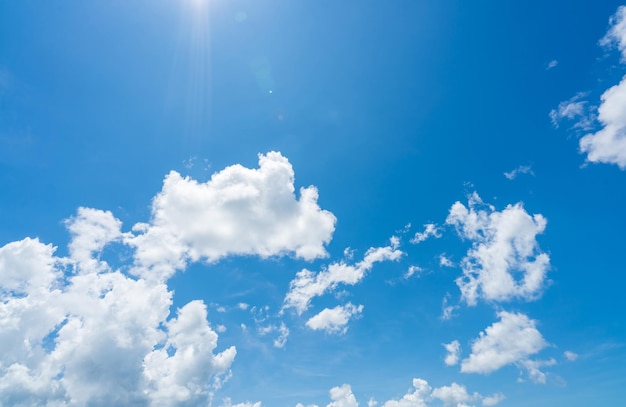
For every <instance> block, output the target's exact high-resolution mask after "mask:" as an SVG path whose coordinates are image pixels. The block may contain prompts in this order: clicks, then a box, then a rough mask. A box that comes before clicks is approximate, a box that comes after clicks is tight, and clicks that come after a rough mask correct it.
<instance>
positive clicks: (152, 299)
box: [0, 226, 235, 406]
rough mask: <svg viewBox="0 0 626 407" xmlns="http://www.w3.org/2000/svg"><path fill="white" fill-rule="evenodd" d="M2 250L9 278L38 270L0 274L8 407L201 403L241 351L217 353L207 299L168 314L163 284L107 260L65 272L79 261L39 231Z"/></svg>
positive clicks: (1, 370)
mask: <svg viewBox="0 0 626 407" xmlns="http://www.w3.org/2000/svg"><path fill="white" fill-rule="evenodd" d="M94 227H97V226H94ZM90 232H93V231H90ZM94 236H95V235H94ZM84 238H85V236H84V235H81V234H80V233H78V234H77V235H76V237H75V240H74V241H79V242H80V241H81V239H83V240H84ZM95 254H97V253H95ZM16 255H19V256H16ZM0 257H1V258H2V260H3V261H0V275H2V276H11V275H13V274H14V272H15V270H18V271H19V270H28V273H24V274H22V282H21V284H16V281H15V279H3V281H1V282H0V292H1V296H2V298H1V302H0V327H1V329H0V348H2V350H3V351H2V352H1V353H0V383H1V384H0V405H16V406H17V405H46V404H47V405H54V404H55V403H57V404H58V405H66V404H67V405H93V406H108V405H146V404H150V405H159V406H172V405H183V404H185V403H187V404H191V405H196V404H197V403H199V402H202V400H208V397H209V393H210V391H211V389H213V388H215V387H216V386H215V383H214V382H211V380H214V379H215V378H218V377H219V375H221V374H223V373H225V372H227V371H228V370H229V368H230V364H231V363H232V361H233V358H234V355H235V349H234V348H229V349H227V350H225V351H223V352H221V353H213V351H214V350H215V346H216V341H217V334H215V333H214V332H213V331H212V330H211V329H210V327H209V325H208V322H207V321H206V310H205V308H204V305H203V304H201V303H198V302H192V303H190V304H188V305H187V306H185V307H183V308H182V309H181V310H180V312H179V316H178V317H177V318H173V319H171V320H169V321H168V315H169V307H170V306H171V297H172V293H171V292H170V291H168V289H167V286H166V285H165V284H163V283H156V282H148V281H145V280H143V279H134V278H131V277H128V276H126V275H123V274H122V273H120V272H118V271H114V270H110V269H108V268H106V264H105V263H104V262H101V261H98V262H99V263H98V264H99V265H98V267H97V269H94V270H93V271H91V272H89V271H88V270H87V269H83V270H82V272H81V273H79V274H65V275H64V274H63V270H62V269H60V268H59V267H61V266H62V265H63V264H69V263H71V262H72V261H74V259H71V260H70V259H60V258H56V257H54V256H53V248H52V247H50V246H48V245H44V244H42V243H40V242H38V241H37V240H33V239H24V240H23V241H20V242H14V243H11V244H9V245H6V246H4V247H2V248H1V249H0ZM7 258H10V259H11V262H7V261H6V259H7ZM83 260H84V259H83ZM92 260H94V261H95V259H92ZM22 287H26V288H22ZM18 290H22V291H18ZM162 326H164V327H165V328H162ZM166 349H167V350H168V352H170V353H171V355H172V356H167V355H168V354H167V353H165V354H164V355H163V354H162V353H163V352H166ZM190 355H193V357H192V359H193V360H190V359H189V357H190ZM159 356H162V357H161V358H159ZM177 386H178V387H177ZM155 396H158V398H155Z"/></svg>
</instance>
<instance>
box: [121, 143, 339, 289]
mask: <svg viewBox="0 0 626 407" xmlns="http://www.w3.org/2000/svg"><path fill="white" fill-rule="evenodd" d="M317 197H318V194H317V189H316V188H315V187H313V186H310V187H308V188H301V189H300V198H299V199H298V198H297V197H296V195H295V193H294V172H293V169H292V167H291V164H290V163H289V161H288V160H287V159H286V158H285V157H283V156H282V155H281V154H280V153H278V152H270V153H268V154H266V155H259V168H258V169H249V168H245V167H243V166H241V165H232V166H230V167H227V168H225V169H223V170H222V171H219V172H217V173H215V174H213V176H212V177H211V179H210V180H209V181H208V182H205V183H199V182H197V181H195V180H193V179H191V178H189V177H185V178H183V177H182V176H181V175H180V174H178V173H177V172H175V171H172V172H170V173H169V174H168V175H167V176H166V177H165V180H164V182H163V188H162V190H161V192H160V193H159V194H157V196H156V197H155V198H154V200H153V203H152V219H151V221H150V223H149V224H137V225H135V227H133V231H134V234H133V235H130V236H127V237H126V238H125V241H126V243H127V244H129V245H131V246H133V247H135V248H136V255H135V259H136V268H135V271H134V272H135V273H137V274H138V275H141V276H142V277H145V278H148V277H154V276H155V275H156V276H157V278H160V279H163V278H166V277H168V276H170V275H171V274H172V273H173V272H174V271H175V270H177V269H182V268H184V266H185V262H186V261H187V260H191V261H197V260H200V259H204V260H206V261H208V262H215V261H218V260H220V259H222V258H224V257H225V256H229V255H258V256H260V257H262V258H266V257H270V256H276V255H284V254H294V255H295V256H297V257H299V258H303V259H305V260H312V259H315V258H319V257H325V256H326V255H327V253H326V250H325V248H324V245H325V244H326V243H328V242H329V241H330V239H331V237H332V234H333V231H334V228H335V221H336V218H335V216H334V215H333V214H332V213H330V212H328V211H325V210H322V209H320V207H319V206H318V205H317Z"/></svg>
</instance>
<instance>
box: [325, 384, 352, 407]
mask: <svg viewBox="0 0 626 407" xmlns="http://www.w3.org/2000/svg"><path fill="white" fill-rule="evenodd" d="M330 399H331V400H332V402H331V403H330V404H328V405H327V406H326V407H359V403H357V401H356V398H355V397H354V394H352V388H351V387H350V385H349V384H344V385H343V386H338V387H333V388H332V389H330Z"/></svg>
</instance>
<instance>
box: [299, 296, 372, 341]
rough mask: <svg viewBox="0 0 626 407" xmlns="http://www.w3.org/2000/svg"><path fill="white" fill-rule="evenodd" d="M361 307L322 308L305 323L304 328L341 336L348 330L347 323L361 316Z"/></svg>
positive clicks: (350, 305) (347, 305)
mask: <svg viewBox="0 0 626 407" xmlns="http://www.w3.org/2000/svg"><path fill="white" fill-rule="evenodd" d="M362 311H363V305H358V306H356V305H352V304H351V303H348V304H346V305H338V306H336V307H335V308H332V309H329V308H324V310H322V311H321V312H320V313H319V314H317V315H315V316H313V317H312V318H310V319H309V320H308V321H307V322H306V326H308V327H309V328H311V329H313V330H316V331H317V330H324V331H326V332H327V333H333V334H343V333H346V331H347V329H348V322H349V321H350V319H351V318H354V317H356V316H358V315H360V314H361V312H362Z"/></svg>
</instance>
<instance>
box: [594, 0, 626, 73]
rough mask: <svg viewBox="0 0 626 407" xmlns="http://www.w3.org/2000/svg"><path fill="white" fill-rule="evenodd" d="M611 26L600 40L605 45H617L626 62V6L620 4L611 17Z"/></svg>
mask: <svg viewBox="0 0 626 407" xmlns="http://www.w3.org/2000/svg"><path fill="white" fill-rule="evenodd" d="M609 25H610V28H609V30H608V32H607V33H606V35H605V36H604V37H603V38H602V39H601V40H600V45H602V46H604V47H610V46H613V45H616V46H617V49H618V50H619V51H620V52H621V53H622V62H626V7H625V6H620V7H618V9H617V11H616V12H615V14H614V15H612V16H611V18H610V19H609Z"/></svg>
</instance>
